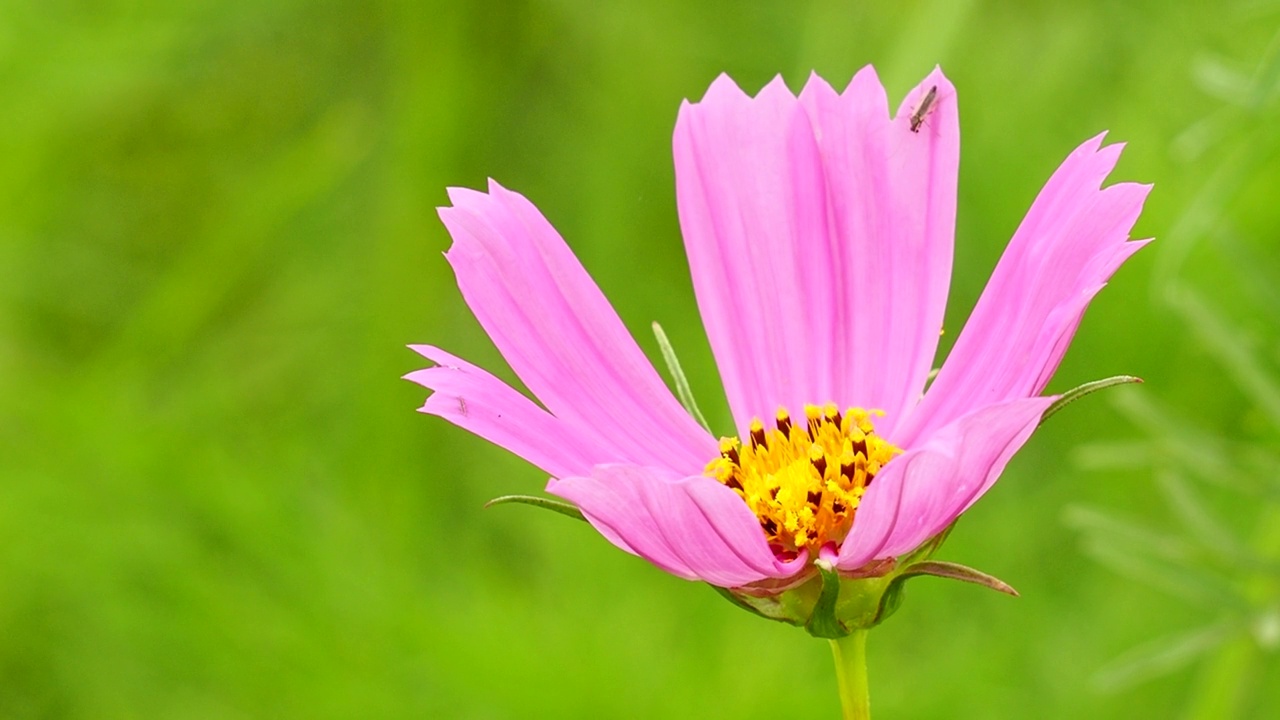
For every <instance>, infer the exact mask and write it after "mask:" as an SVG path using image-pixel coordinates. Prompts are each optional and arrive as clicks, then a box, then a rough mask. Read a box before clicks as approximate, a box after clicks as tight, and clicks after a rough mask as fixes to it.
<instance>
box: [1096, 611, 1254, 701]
mask: <svg viewBox="0 0 1280 720" xmlns="http://www.w3.org/2000/svg"><path fill="white" fill-rule="evenodd" d="M1232 629H1233V628H1232V627H1231V626H1230V625H1229V624H1225V623H1222V624H1217V625H1210V626H1209V627H1204V628H1197V629H1195V630H1192V631H1190V632H1185V633H1182V634H1179V635H1174V636H1172V637H1167V638H1161V639H1159V640H1154V641H1152V642H1149V643H1147V644H1145V645H1140V646H1138V647H1136V648H1134V649H1132V650H1130V651H1129V652H1127V653H1125V654H1124V655H1121V656H1120V657H1118V658H1116V659H1115V660H1113V661H1112V662H1110V663H1108V664H1107V665H1106V666H1105V667H1103V668H1102V669H1101V670H1099V671H1098V672H1097V674H1095V675H1094V676H1093V685H1094V687H1096V688H1097V689H1098V690H1099V691H1101V692H1104V693H1114V692H1117V691H1120V690H1123V689H1125V688H1128V687H1132V686H1133V685H1137V684H1138V683H1141V682H1145V681H1147V680H1151V679H1153V678H1157V677H1160V676H1161V675H1168V674H1169V673H1172V672H1176V671H1178V670H1180V669H1182V668H1184V667H1186V666H1187V665H1189V664H1190V663H1191V662H1193V661H1194V660H1195V659H1196V658H1198V657H1200V656H1201V655H1203V654H1204V653H1206V652H1208V651H1210V650H1213V649H1214V648H1216V647H1218V646H1219V645H1221V644H1222V643H1223V642H1224V641H1225V640H1226V639H1227V638H1229V637H1230V636H1231V631H1232Z"/></svg>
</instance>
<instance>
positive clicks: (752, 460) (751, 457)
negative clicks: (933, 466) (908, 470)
mask: <svg viewBox="0 0 1280 720" xmlns="http://www.w3.org/2000/svg"><path fill="white" fill-rule="evenodd" d="M879 415H883V413H881V412H879V411H867V410H863V409H862V408H856V407H851V408H848V409H846V410H845V411H844V412H840V409H839V408H838V407H837V406H836V405H835V404H834V403H828V404H826V405H822V406H818V405H806V406H805V408H804V417H803V418H799V419H793V418H792V417H791V415H790V414H789V413H788V412H787V410H786V409H785V408H779V410H778V412H777V414H776V415H775V417H774V418H773V426H772V427H766V426H765V424H764V423H763V422H761V421H760V419H759V418H756V419H754V420H752V421H751V425H750V427H749V428H748V433H747V437H746V438H745V439H743V440H739V439H738V438H721V440H720V456H719V457H717V458H716V459H714V460H712V461H711V462H710V463H707V467H706V474H707V475H708V476H710V477H712V478H715V479H716V480H718V481H720V482H721V483H723V484H724V485H725V486H727V487H728V488H730V489H731V490H733V491H734V492H735V493H737V494H738V496H739V497H741V498H742V499H743V500H744V501H745V502H746V503H747V507H749V508H751V512H753V513H755V515H756V517H757V518H759V519H760V527H761V528H762V529H763V530H764V533H765V536H766V537H767V538H768V541H769V545H770V546H771V547H772V548H773V549H774V551H775V552H777V553H779V554H782V555H789V554H792V553H799V552H800V551H801V550H803V549H808V550H809V552H810V555H811V556H814V555H816V553H817V551H818V549H819V548H821V547H822V546H823V545H825V544H826V543H828V542H837V543H838V542H840V541H841V540H843V539H844V538H845V536H846V535H848V534H849V529H850V528H852V527H853V521H854V517H855V516H856V515H857V512H858V505H859V504H860V503H861V501H862V495H863V493H865V492H866V491H867V488H868V487H869V486H870V485H871V483H872V481H874V480H875V476H876V473H878V472H880V469H881V468H882V467H884V465H885V463H887V462H889V460H891V459H892V458H893V457H894V456H895V455H897V454H899V453H900V452H902V451H901V450H899V449H898V448H896V447H894V446H893V445H890V444H889V443H888V442H887V441H885V440H884V439H883V438H881V437H880V436H879V435H876V431H875V425H874V424H873V423H872V416H879Z"/></svg>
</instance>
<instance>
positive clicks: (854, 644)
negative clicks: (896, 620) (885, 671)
mask: <svg viewBox="0 0 1280 720" xmlns="http://www.w3.org/2000/svg"><path fill="white" fill-rule="evenodd" d="M867 632H868V631H867V630H863V629H859V630H854V631H853V632H852V633H850V634H849V635H847V636H845V637H842V638H838V639H835V640H832V641H831V654H832V655H834V656H835V660H836V685H837V686H838V687H839V689H840V704H841V705H842V706H843V707H844V720H869V719H870V717H871V695H870V693H869V692H867Z"/></svg>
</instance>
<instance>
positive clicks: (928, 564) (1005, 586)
mask: <svg viewBox="0 0 1280 720" xmlns="http://www.w3.org/2000/svg"><path fill="white" fill-rule="evenodd" d="M914 575H932V576H934V577H940V578H950V579H952V580H959V581H961V582H967V583H973V584H974V585H981V586H982V587H985V588H990V589H992V590H995V591H996V592H1002V593H1004V594H1005V595H1012V596H1014V597H1018V591H1017V590H1014V589H1013V587H1012V586H1010V585H1009V583H1007V582H1005V581H1003V580H1001V579H1000V578H998V577H996V576H994V575H988V574H987V573H984V572H982V571H981V570H974V569H973V568H971V567H969V566H967V565H961V564H959V563H953V562H946V561H943V560H926V561H924V562H918V563H916V564H915V565H912V566H910V567H908V568H907V569H905V570H903V571H902V574H901V575H899V576H898V577H899V578H901V579H903V580H905V579H906V578H908V577H912V576H914Z"/></svg>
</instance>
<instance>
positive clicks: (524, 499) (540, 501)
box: [484, 495, 587, 521]
mask: <svg viewBox="0 0 1280 720" xmlns="http://www.w3.org/2000/svg"><path fill="white" fill-rule="evenodd" d="M511 503H518V504H520V505H532V506H533V507H537V508H542V509H543V510H550V511H551V512H557V513H560V514H561V515H564V516H567V517H571V518H574V519H577V520H582V521H586V519H587V518H586V517H584V516H583V514H582V511H581V510H579V509H578V508H577V506H576V505H573V504H570V503H567V502H565V501H563V500H554V499H552V498H546V497H537V496H535V495H503V496H501V497H496V498H494V499H492V500H490V501H489V502H487V503H485V504H484V506H485V507H487V508H490V507H493V506H495V505H509V504H511Z"/></svg>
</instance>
